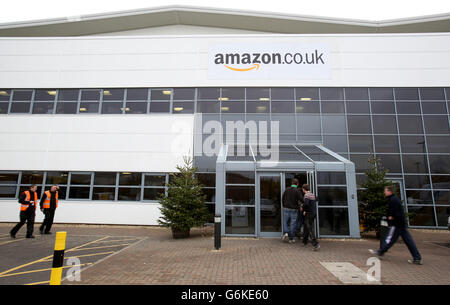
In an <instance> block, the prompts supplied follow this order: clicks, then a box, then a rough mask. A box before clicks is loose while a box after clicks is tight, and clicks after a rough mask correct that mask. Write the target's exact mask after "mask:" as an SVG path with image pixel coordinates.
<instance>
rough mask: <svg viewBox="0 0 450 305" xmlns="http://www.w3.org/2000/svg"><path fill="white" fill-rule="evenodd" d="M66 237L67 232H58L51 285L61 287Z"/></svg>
mask: <svg viewBox="0 0 450 305" xmlns="http://www.w3.org/2000/svg"><path fill="white" fill-rule="evenodd" d="M66 236H67V232H56V238H55V251H54V252H53V264H52V273H51V275H50V285H61V276H62V267H63V265H64V250H65V249H66Z"/></svg>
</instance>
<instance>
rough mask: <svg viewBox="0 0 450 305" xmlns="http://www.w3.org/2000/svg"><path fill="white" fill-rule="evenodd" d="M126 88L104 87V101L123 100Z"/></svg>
mask: <svg viewBox="0 0 450 305" xmlns="http://www.w3.org/2000/svg"><path fill="white" fill-rule="evenodd" d="M124 94H125V90H124V89H104V90H103V101H123V98H124Z"/></svg>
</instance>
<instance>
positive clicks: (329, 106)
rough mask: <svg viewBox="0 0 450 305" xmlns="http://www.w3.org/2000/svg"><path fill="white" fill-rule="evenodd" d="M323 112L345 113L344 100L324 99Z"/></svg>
mask: <svg viewBox="0 0 450 305" xmlns="http://www.w3.org/2000/svg"><path fill="white" fill-rule="evenodd" d="M321 103H322V113H344V102H343V101H322V102H321Z"/></svg>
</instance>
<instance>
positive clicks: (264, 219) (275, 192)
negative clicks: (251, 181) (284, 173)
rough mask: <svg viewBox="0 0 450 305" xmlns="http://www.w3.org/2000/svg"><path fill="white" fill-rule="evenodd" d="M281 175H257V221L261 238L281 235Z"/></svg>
mask: <svg viewBox="0 0 450 305" xmlns="http://www.w3.org/2000/svg"><path fill="white" fill-rule="evenodd" d="M281 188H282V186H281V173H270V174H259V175H258V189H259V191H258V193H257V194H258V197H257V202H258V214H259V215H258V219H259V234H258V235H260V236H262V237H278V236H280V235H281V214H282V211H281Z"/></svg>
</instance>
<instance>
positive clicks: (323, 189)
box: [317, 186, 347, 206]
mask: <svg viewBox="0 0 450 305" xmlns="http://www.w3.org/2000/svg"><path fill="white" fill-rule="evenodd" d="M317 200H318V202H319V206H346V205H347V188H346V187H345V186H342V187H340V186H318V187H317Z"/></svg>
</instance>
